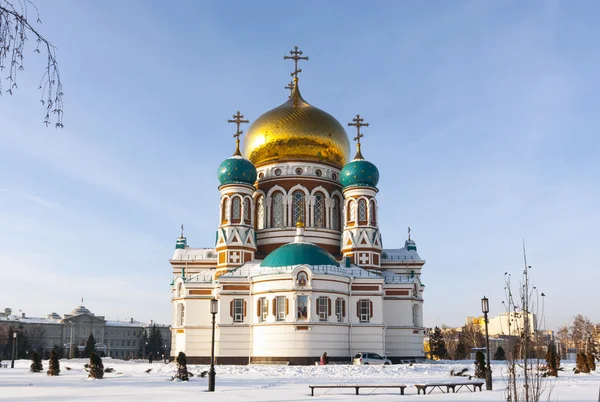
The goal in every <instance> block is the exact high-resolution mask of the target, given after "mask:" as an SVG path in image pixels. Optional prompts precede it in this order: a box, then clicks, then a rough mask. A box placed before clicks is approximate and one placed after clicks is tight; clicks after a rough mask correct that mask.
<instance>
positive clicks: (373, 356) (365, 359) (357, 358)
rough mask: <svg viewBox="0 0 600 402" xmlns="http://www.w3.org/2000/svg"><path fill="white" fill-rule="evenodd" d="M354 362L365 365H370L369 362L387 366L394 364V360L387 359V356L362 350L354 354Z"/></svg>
mask: <svg viewBox="0 0 600 402" xmlns="http://www.w3.org/2000/svg"><path fill="white" fill-rule="evenodd" d="M353 363H354V364H357V365H360V364H363V365H365V366H367V365H369V364H385V365H386V366H387V365H389V364H392V362H391V361H390V360H389V359H386V358H385V357H381V356H379V355H378V354H377V353H370V352H369V353H367V352H360V353H357V354H356V355H354V361H353Z"/></svg>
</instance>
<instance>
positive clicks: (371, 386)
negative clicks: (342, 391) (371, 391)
mask: <svg viewBox="0 0 600 402" xmlns="http://www.w3.org/2000/svg"><path fill="white" fill-rule="evenodd" d="M308 388H310V396H315V388H326V389H333V388H354V389H355V390H356V395H358V390H359V389H360V388H399V389H400V395H404V388H406V385H404V384H328V385H309V386H308Z"/></svg>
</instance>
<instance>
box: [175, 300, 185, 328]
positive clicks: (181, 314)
mask: <svg viewBox="0 0 600 402" xmlns="http://www.w3.org/2000/svg"><path fill="white" fill-rule="evenodd" d="M184 322H185V306H184V305H183V304H182V303H179V304H177V325H183V323H184Z"/></svg>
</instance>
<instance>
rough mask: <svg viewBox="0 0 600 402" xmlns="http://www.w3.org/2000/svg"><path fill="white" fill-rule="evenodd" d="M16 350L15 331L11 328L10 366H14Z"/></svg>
mask: <svg viewBox="0 0 600 402" xmlns="http://www.w3.org/2000/svg"><path fill="white" fill-rule="evenodd" d="M16 352H17V332H16V331H14V330H13V345H12V356H11V357H12V361H11V362H10V368H15V353H16Z"/></svg>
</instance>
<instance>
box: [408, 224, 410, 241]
mask: <svg viewBox="0 0 600 402" xmlns="http://www.w3.org/2000/svg"><path fill="white" fill-rule="evenodd" d="M408 240H409V241H410V226H409V227H408Z"/></svg>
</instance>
